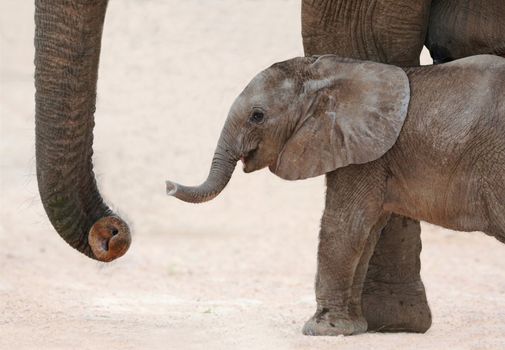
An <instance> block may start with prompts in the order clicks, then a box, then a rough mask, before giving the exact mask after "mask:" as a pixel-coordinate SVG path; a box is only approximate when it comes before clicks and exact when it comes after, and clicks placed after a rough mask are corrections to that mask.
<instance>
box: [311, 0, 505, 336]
mask: <svg viewBox="0 0 505 350" xmlns="http://www.w3.org/2000/svg"><path fill="white" fill-rule="evenodd" d="M503 18H505V1H502V0H482V1H471V0H433V1H432V0H419V1H402V0H358V1H346V0H302V35H303V44H304V49H305V54H306V55H309V56H310V55H322V54H336V55H340V56H345V57H351V58H357V59H364V60H373V61H377V62H383V63H389V64H394V65H398V66H403V67H406V66H417V65H419V57H420V53H421V50H422V47H423V45H424V44H426V45H427V47H428V48H429V49H430V53H431V55H432V57H433V59H434V61H435V63H438V62H447V61H451V60H453V59H457V58H461V57H465V56H470V55H474V54H481V53H490V54H499V55H505V34H504V33H505V21H503ZM405 190H406V191H408V189H405ZM420 233H421V228H420V224H419V222H418V221H414V220H410V219H408V218H405V217H400V216H396V215H393V216H392V218H391V219H390V221H389V222H388V224H387V225H386V227H385V229H384V230H383V232H382V234H381V236H380V239H379V241H378V243H377V245H376V247H375V251H374V253H373V256H372V258H371V260H370V264H369V266H368V271H367V277H366V281H365V283H364V288H363V297H362V304H363V312H364V314H365V317H366V319H367V321H368V327H369V330H377V331H410V332H425V331H426V330H427V329H428V328H429V327H430V325H431V312H430V309H429V306H428V303H427V300H426V293H425V290H424V285H423V283H422V280H421V277H420V267H421V264H420V259H419V254H420V252H421V239H420Z"/></svg>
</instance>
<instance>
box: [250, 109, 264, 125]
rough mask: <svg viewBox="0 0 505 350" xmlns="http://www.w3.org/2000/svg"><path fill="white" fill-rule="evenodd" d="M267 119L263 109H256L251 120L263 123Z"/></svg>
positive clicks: (255, 122)
mask: <svg viewBox="0 0 505 350" xmlns="http://www.w3.org/2000/svg"><path fill="white" fill-rule="evenodd" d="M264 119H265V114H264V113H263V112H261V111H254V112H253V114H252V115H251V117H250V118H249V120H250V121H251V122H252V123H254V124H261V123H262V122H263V120H264Z"/></svg>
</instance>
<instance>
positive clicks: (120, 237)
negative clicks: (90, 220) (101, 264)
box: [88, 216, 131, 262]
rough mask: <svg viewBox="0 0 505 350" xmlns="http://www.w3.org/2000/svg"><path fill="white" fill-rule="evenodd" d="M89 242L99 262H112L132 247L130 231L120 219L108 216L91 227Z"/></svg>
mask: <svg viewBox="0 0 505 350" xmlns="http://www.w3.org/2000/svg"><path fill="white" fill-rule="evenodd" d="M88 242H89V246H90V247H91V250H92V251H93V254H94V255H95V257H96V258H97V259H98V260H100V261H106V262H108V261H112V260H114V259H117V258H119V257H120V256H122V255H124V253H126V251H127V250H128V248H129V247H130V243H131V236H130V229H129V228H128V226H127V225H126V223H125V222H124V221H122V220H121V219H120V218H118V217H116V216H107V217H104V218H101V219H100V220H98V221H97V222H95V224H94V225H93V226H92V227H91V229H90V230H89V234H88Z"/></svg>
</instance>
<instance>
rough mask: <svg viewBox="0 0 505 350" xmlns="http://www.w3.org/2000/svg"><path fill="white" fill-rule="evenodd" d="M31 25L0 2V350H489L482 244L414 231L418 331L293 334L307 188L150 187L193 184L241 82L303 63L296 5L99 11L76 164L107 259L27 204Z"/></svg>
mask: <svg viewBox="0 0 505 350" xmlns="http://www.w3.org/2000/svg"><path fill="white" fill-rule="evenodd" d="M33 16H34V5H33V1H30V0H23V1H19V0H1V1H0V117H1V119H0V247H1V248H0V349H13V348H16V349H17V350H21V349H34V348H37V349H71V348H73V349H167V348H175V349H193V348H203V347H206V348H211V349H214V348H215V349H308V348H314V349H335V348H337V347H338V348H339V349H354V348H356V349H363V348H366V349H375V348H387V349H402V348H411V347H413V346H414V344H415V347H416V349H440V348H450V349H455V348H458V349H498V348H500V345H501V346H503V344H504V343H505V269H503V256H504V246H503V245H501V244H500V243H499V242H498V241H496V240H494V239H492V238H489V237H487V236H485V235H483V234H482V233H456V232H452V231H447V230H444V229H441V228H438V227H434V226H431V225H427V224H423V234H422V238H423V244H424V249H423V253H422V266H423V267H422V276H423V280H424V282H425V286H426V290H427V295H428V299H429V302H430V306H431V308H432V312H433V326H432V328H431V329H430V330H429V331H428V333H427V334H424V335H416V334H364V335H360V336H355V337H345V338H344V337H336V338H310V337H305V336H302V335H301V327H302V326H303V323H304V322H305V321H306V320H307V319H308V318H309V317H310V316H311V315H312V314H313V312H314V310H315V300H314V292H313V280H314V274H315V266H316V247H317V234H318V227H319V219H320V216H321V213H322V208H323V198H324V177H319V178H315V179H310V180H306V181H298V182H287V181H283V180H281V179H279V178H277V177H275V176H274V175H273V174H271V173H269V172H268V170H263V171H259V172H255V173H252V174H244V173H242V171H241V170H240V169H237V171H236V172H235V175H234V177H233V178H232V180H231V182H230V184H229V185H228V187H227V188H226V190H225V191H224V193H223V194H222V195H221V196H220V197H219V198H218V199H216V200H215V201H212V202H209V203H206V204H202V205H191V204H186V203H182V202H180V201H177V200H175V199H174V198H168V197H167V196H166V195H165V188H164V181H165V179H171V180H175V181H180V182H183V183H187V184H197V183H200V182H201V181H202V180H203V179H204V178H205V177H206V175H207V171H208V167H209V164H210V161H211V157H212V154H213V151H214V147H215V143H216V141H217V138H218V136H219V132H220V129H221V126H222V124H223V122H224V120H225V118H226V115H227V112H228V109H229V107H230V105H231V103H232V102H233V100H234V98H235V97H236V96H237V95H238V94H239V93H240V91H241V90H242V89H243V88H244V87H245V85H246V84H247V83H248V81H249V80H250V79H251V78H252V77H253V76H254V75H255V74H256V73H258V72H259V71H260V70H262V69H264V68H266V67H267V66H270V65H271V64H272V63H274V62H276V61H281V60H285V59H288V58H291V57H294V56H302V55H303V49H302V40H301V34H300V31H301V29H300V3H299V1H298V0H254V1H253V0H213V1H202V0H186V1H172V0H170V1H168V0H167V1H162V0H142V1H138V0H121V1H119V0H112V1H111V2H110V4H109V7H108V12H107V17H106V21H105V30H104V36H103V45H102V55H101V64H100V72H99V81H98V104H97V113H96V128H95V143H94V145H95V146H94V149H95V155H94V164H95V173H96V174H97V181H98V185H99V187H100V189H101V191H102V194H103V195H104V197H105V198H106V200H107V201H108V203H110V204H111V205H112V207H113V208H114V209H115V210H117V212H119V213H120V214H121V215H122V216H123V217H124V218H126V219H127V220H128V222H129V224H130V226H131V228H132V231H133V235H134V236H133V243H132V247H131V249H130V251H129V252H128V253H127V254H126V255H125V256H124V257H123V258H121V259H119V260H118V261H115V262H113V263H111V264H102V263H98V262H95V261H92V260H90V259H88V258H86V257H85V256H83V255H81V254H80V253H78V252H77V251H74V250H73V249H71V248H70V247H69V246H67V245H66V243H65V242H64V241H63V240H62V239H61V238H60V237H59V236H58V235H57V234H56V233H55V232H54V230H53V229H52V227H51V225H50V224H49V222H48V220H47V218H46V216H45V213H44V210H43V208H42V205H41V203H40V199H39V196H38V192H37V183H36V175H35V156H34V107H35V106H34V93H35V89H34V83H33V73H34V66H33V57H34V47H33V34H34V21H33ZM422 62H423V63H424V64H430V63H431V61H430V59H429V56H428V55H426V53H423V60H422Z"/></svg>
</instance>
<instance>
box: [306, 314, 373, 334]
mask: <svg viewBox="0 0 505 350" xmlns="http://www.w3.org/2000/svg"><path fill="white" fill-rule="evenodd" d="M366 330H367V322H366V320H365V318H357V319H351V318H349V316H343V315H342V313H341V312H338V313H337V312H335V311H332V310H331V309H329V308H319V307H318V309H317V311H316V313H315V315H314V316H312V318H311V319H310V320H308V321H307V322H306V323H305V326H303V330H302V332H303V334H305V335H333V336H336V335H351V334H359V333H364V332H366Z"/></svg>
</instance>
